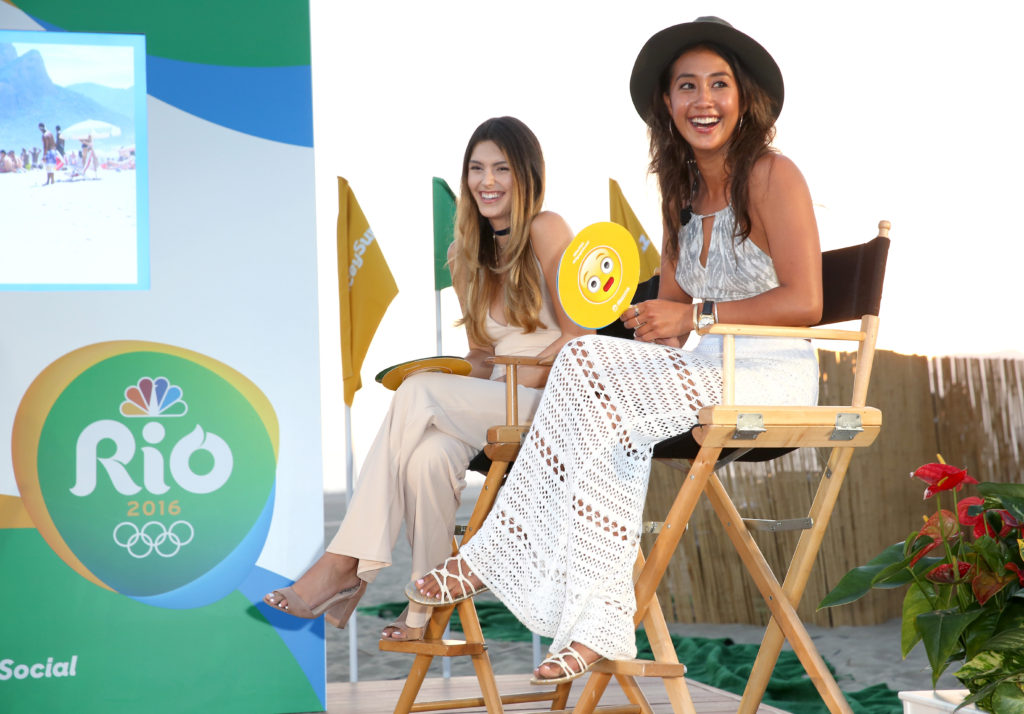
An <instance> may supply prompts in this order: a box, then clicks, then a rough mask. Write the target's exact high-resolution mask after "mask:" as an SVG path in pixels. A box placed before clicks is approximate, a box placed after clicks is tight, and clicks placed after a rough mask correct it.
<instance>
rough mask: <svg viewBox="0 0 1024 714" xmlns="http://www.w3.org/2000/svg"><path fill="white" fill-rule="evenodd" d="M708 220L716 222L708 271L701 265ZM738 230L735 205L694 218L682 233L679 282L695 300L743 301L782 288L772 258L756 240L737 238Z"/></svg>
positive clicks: (712, 235) (683, 228) (677, 274)
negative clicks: (736, 232)
mask: <svg viewBox="0 0 1024 714" xmlns="http://www.w3.org/2000/svg"><path fill="white" fill-rule="evenodd" d="M705 218H712V219H713V220H714V224H713V225H712V226H711V245H710V246H709V247H708V261H707V262H708V264H707V267H704V266H703V265H701V264H700V251H701V248H702V247H703V244H704V226H703V223H704V221H703V219H705ZM735 230H736V216H735V215H734V214H733V212H732V205H728V206H726V207H725V208H723V209H722V210H720V211H718V212H716V213H712V214H708V215H706V216H701V215H697V214H694V215H693V216H691V217H690V221H689V223H687V224H686V225H685V226H683V227H682V228H680V229H679V259H678V260H677V261H676V282H677V283H679V287H681V288H682V289H683V290H684V291H685V292H686V294H687V295H689V296H690V297H692V298H693V299H694V300H705V299H706V300H715V301H717V302H730V301H732V300H743V299H744V298H749V297H753V296H755V295H760V294H761V293H763V292H767V291H768V290H771V289H772V288H777V287H778V286H779V277H778V275H776V274H775V266H774V265H773V264H772V259H771V257H769V256H768V255H767V254H766V253H765V252H764V251H763V250H761V249H760V248H758V247H757V246H756V245H754V242H753V241H752V240H750V239H746V240H744V239H743V238H742V237H741V236H734V235H733V233H734V232H735Z"/></svg>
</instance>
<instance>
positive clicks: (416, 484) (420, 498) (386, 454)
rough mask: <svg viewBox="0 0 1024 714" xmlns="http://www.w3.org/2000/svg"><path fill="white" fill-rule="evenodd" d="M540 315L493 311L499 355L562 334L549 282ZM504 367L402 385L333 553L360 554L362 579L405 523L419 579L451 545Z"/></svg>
mask: <svg viewBox="0 0 1024 714" xmlns="http://www.w3.org/2000/svg"><path fill="white" fill-rule="evenodd" d="M542 294H543V305H542V307H541V312H540V319H541V322H542V323H543V324H544V325H546V326H547V328H546V329H538V330H536V331H535V332H533V333H529V334H526V333H523V332H522V331H521V330H520V329H519V328H517V327H511V326H508V325H502V324H500V323H498V322H497V321H496V320H494V318H493V317H490V316H488V320H487V331H488V333H489V334H490V336H491V337H492V338H493V339H494V341H495V344H494V353H495V354H501V355H536V354H539V353H540V352H541V351H543V350H544V348H545V347H547V346H548V345H549V344H551V342H553V341H554V340H555V339H557V338H558V337H559V336H560V335H561V332H560V331H559V329H558V322H557V320H556V318H555V315H554V311H553V309H552V304H551V297H550V295H549V294H548V291H547V288H546V286H544V285H543V281H542ZM503 374H504V371H503V368H502V367H500V366H497V367H495V370H494V373H492V375H491V379H489V380H488V379H477V378H474V377H461V376H458V375H452V374H440V373H437V372H432V373H423V374H416V375H413V376H412V377H409V378H407V379H406V381H405V382H404V383H403V384H402V385H401V386H400V387H399V388H398V391H396V392H395V396H394V398H393V399H392V400H391V407H390V408H389V409H388V413H387V416H385V418H384V423H383V424H381V427H380V431H379V432H378V433H377V436H376V438H375V439H374V441H373V444H372V445H371V447H370V450H369V451H368V452H367V454H366V459H365V461H364V463H363V466H362V468H361V469H360V472H359V479H358V481H357V482H356V486H355V491H354V493H353V494H352V496H351V498H350V500H349V504H348V508H347V510H346V512H345V518H344V520H343V521H342V523H341V527H340V528H339V529H338V532H337V534H336V535H335V536H334V538H333V539H332V540H331V543H330V545H329V546H328V548H327V551H328V552H330V553H338V554H341V555H348V556H351V557H353V558H356V559H357V560H358V561H359V564H358V566H357V572H358V574H359V577H360V578H362V579H363V580H366V581H368V582H373V580H374V578H375V577H376V575H377V571H378V570H380V569H381V568H384V567H387V566H389V565H391V550H392V549H393V548H394V545H395V542H396V541H397V540H398V534H399V532H400V530H401V526H402V524H403V522H404V523H405V526H406V535H407V537H408V539H409V544H410V546H411V547H412V574H411V577H412V578H418V577H420V576H421V575H423V574H424V573H426V572H427V571H428V570H430V569H431V568H433V567H434V566H436V565H437V564H438V563H440V562H441V561H442V560H444V559H445V558H446V557H447V556H448V555H449V554H450V553H451V538H452V532H453V530H454V526H455V511H456V509H457V508H458V505H459V501H460V498H461V494H462V489H463V488H464V487H465V485H466V467H467V466H468V465H469V462H470V460H471V459H472V458H473V457H474V456H475V455H476V454H477V453H478V452H479V451H480V450H481V449H483V447H484V444H485V443H486V441H487V429H488V428H490V427H492V426H494V425H495V424H503V423H504V422H505V383H504V382H503V381H497V379H498V378H500V377H501V376H502V375H503ZM541 391H542V390H540V389H531V388H527V387H519V414H520V418H521V419H522V420H524V421H526V420H529V419H532V418H533V413H534V411H535V410H536V408H537V404H538V402H539V401H540V395H541ZM428 614H429V608H427V607H424V606H421V605H416V604H413V603H410V604H409V613H408V615H407V616H406V624H407V625H408V626H409V627H421V626H422V625H423V624H424V623H425V622H426V619H427V616H428Z"/></svg>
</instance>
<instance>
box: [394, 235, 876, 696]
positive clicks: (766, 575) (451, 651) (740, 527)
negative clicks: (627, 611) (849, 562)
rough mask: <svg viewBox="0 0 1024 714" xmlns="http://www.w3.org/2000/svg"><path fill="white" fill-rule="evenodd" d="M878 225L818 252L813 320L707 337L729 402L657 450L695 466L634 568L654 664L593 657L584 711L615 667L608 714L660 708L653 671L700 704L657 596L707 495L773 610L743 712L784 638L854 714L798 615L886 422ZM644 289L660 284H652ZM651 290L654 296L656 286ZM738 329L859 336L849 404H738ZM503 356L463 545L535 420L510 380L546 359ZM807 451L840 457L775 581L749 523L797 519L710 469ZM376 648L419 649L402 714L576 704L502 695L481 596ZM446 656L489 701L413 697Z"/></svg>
mask: <svg viewBox="0 0 1024 714" xmlns="http://www.w3.org/2000/svg"><path fill="white" fill-rule="evenodd" d="M878 227H879V234H878V237H876V238H875V239H873V240H871V241H868V242H867V243H863V244H861V245H856V246H851V247H848V248H841V249H838V250H832V251H828V252H825V253H823V254H822V281H823V288H824V307H823V312H822V318H821V320H820V321H819V323H818V325H816V326H814V327H809V328H792V327H771V326H759V325H729V324H716V325H713V326H711V327H710V328H707V329H706V330H704V331H702V332H701V334H707V333H710V334H720V335H722V336H723V359H722V362H723V373H724V374H723V376H724V385H723V391H722V404H721V405H718V406H713V407H706V408H704V409H702V410H701V411H700V413H699V418H698V424H697V426H695V427H694V429H693V430H692V431H691V432H690V433H689V434H684V435H680V436H679V437H675V438H673V439H669V440H667V441H665V442H662V443H660V444H658V445H657V446H656V447H655V450H654V456H655V458H667V459H672V460H678V459H687V460H691V461H692V463H691V465H690V467H689V469H688V470H687V471H686V477H685V479H684V480H683V483H682V485H681V486H680V489H679V492H678V494H677V496H676V499H675V501H674V502H673V504H672V507H671V508H670V510H669V512H668V515H667V516H666V518H665V521H664V523H663V524H661V527H660V532H659V535H658V538H657V540H656V541H655V543H654V546H653V547H652V548H651V551H650V553H649V554H648V555H647V557H646V559H645V558H644V555H643V553H642V552H641V553H639V554H638V557H637V564H636V567H635V569H634V576H635V578H636V581H635V589H636V602H637V612H636V615H635V618H634V622H635V623H636V624H637V625H639V624H640V623H641V622H642V623H644V626H645V630H646V633H647V636H648V639H649V640H650V642H651V648H652V650H653V652H654V656H655V659H654V660H653V661H652V660H628V661H614V662H613V661H602V662H601V663H599V664H598V665H595V667H594V668H593V669H592V670H591V674H590V675H589V679H588V680H587V682H586V686H585V687H584V689H583V692H582V693H581V695H580V697H579V700H578V701H577V703H576V707H575V709H574V711H575V712H578V713H580V714H589V712H592V711H594V710H595V708H596V706H597V704H598V703H599V701H600V699H601V697H602V695H603V693H604V691H605V689H606V687H607V685H608V683H609V681H610V679H611V677H612V676H615V677H616V679H617V680H618V681H619V684H620V686H622V688H623V691H624V692H625V693H626V695H627V697H628V698H629V700H630V701H631V702H632V703H633V704H632V706H627V707H617V708H606V707H604V708H602V711H605V712H623V713H625V712H644V713H649V712H652V710H651V708H650V705H649V704H648V702H647V700H646V698H645V697H644V695H643V693H642V692H641V691H640V688H639V686H638V685H637V684H636V681H635V677H637V676H653V677H661V678H663V681H664V684H665V687H666V689H667V691H668V694H669V699H670V701H671V702H672V709H673V711H674V712H677V713H678V712H684V713H685V714H693V713H694V712H695V709H694V707H693V703H692V700H691V699H690V696H689V693H688V691H687V688H686V683H685V680H684V679H683V674H684V673H685V667H684V665H682V664H679V662H678V659H677V657H676V653H675V649H674V647H673V646H672V642H671V639H670V638H669V633H668V629H667V626H666V624H665V619H664V615H663V614H662V611H661V607H660V604H659V603H658V599H657V595H656V592H655V591H656V589H657V587H658V584H659V582H660V581H661V578H662V576H663V575H664V573H665V570H666V568H667V567H668V563H669V560H670V558H671V556H672V553H673V552H674V551H675V549H676V547H677V546H678V544H679V540H680V538H681V537H682V534H683V531H684V530H685V529H686V525H687V523H688V521H689V518H690V516H691V515H692V513H693V511H694V508H695V507H696V504H697V501H698V499H699V498H700V495H701V493H705V494H706V495H707V497H708V500H709V501H710V503H711V505H712V507H713V509H714V511H715V513H716V515H717V516H718V518H719V520H720V521H721V522H722V525H723V526H724V527H725V530H726V533H727V534H728V536H729V538H730V540H731V541H732V543H733V546H734V547H735V548H736V550H737V552H738V553H739V555H740V557H741V559H742V561H743V563H744V566H745V567H746V569H747V571H748V572H749V573H750V575H751V577H752V578H753V580H754V582H755V584H756V585H757V587H758V589H759V591H760V592H761V595H762V597H763V598H764V600H765V603H766V604H767V606H768V608H769V610H770V611H771V613H772V617H771V620H770V622H769V624H768V628H767V630H766V632H765V636H764V639H763V641H762V643H761V647H760V650H759V652H758V656H757V659H756V661H755V663H754V667H753V670H752V671H751V675H750V678H749V679H748V681H747V687H746V690H745V691H744V693H743V699H742V701H741V704H740V709H739V711H740V712H742V713H747V714H750V713H753V712H756V711H757V709H758V707H759V706H760V702H761V699H762V697H763V696H764V692H765V689H766V687H767V685H768V681H769V679H770V677H771V673H772V670H773V669H774V667H775V663H776V661H777V660H778V657H779V653H780V652H781V650H782V645H783V642H784V641H789V643H790V645H791V646H792V648H793V650H794V652H795V654H796V655H797V657H798V659H799V660H800V662H801V664H802V665H803V667H804V669H805V670H806V671H807V674H808V676H809V677H810V679H811V681H812V682H813V683H814V685H815V687H816V688H817V690H818V693H819V694H820V695H821V697H822V699H823V700H824V702H825V704H826V706H827V707H828V709H829V711H830V712H834V713H837V712H852V710H851V708H850V706H849V704H848V703H847V702H846V699H845V698H844V696H843V694H842V692H841V691H840V689H839V686H838V685H837V684H836V681H835V678H834V677H833V676H832V674H831V673H830V672H829V671H828V667H827V666H826V665H825V663H824V661H823V660H822V658H821V655H820V654H819V653H818V651H817V648H816V647H815V645H814V643H813V642H812V641H811V638H810V636H809V635H808V633H807V629H806V627H805V626H804V625H803V623H802V622H801V621H800V618H799V616H798V615H797V612H796V608H797V606H798V605H799V602H800V599H801V597H802V595H803V591H804V588H805V586H806V584H807V580H808V578H809V576H810V573H811V570H812V568H813V565H814V560H815V558H816V557H817V554H818V551H819V549H820V546H821V542H822V539H823V538H824V535H825V531H826V529H827V528H828V523H829V519H830V518H831V515H832V511H833V509H834V507H835V504H836V500H837V499H838V496H839V491H840V489H841V487H842V483H843V480H844V478H845V476H846V471H847V468H848V466H849V463H850V459H851V457H852V456H853V451H854V449H856V448H859V447H864V446H868V445H870V444H871V443H872V442H873V441H874V439H875V437H876V436H877V435H878V432H879V430H880V428H881V420H882V419H881V413H880V412H879V411H878V410H877V409H875V408H872V407H868V406H866V402H867V391H868V383H869V381H870V377H871V366H872V362H873V358H874V348H875V340H876V337H877V334H878V312H879V306H880V303H881V294H882V283H883V279H884V273H885V263H886V257H887V254H888V248H889V238H888V232H889V223H888V221H881V222H880V223H879V224H878ZM647 290H648V291H650V290H651V288H650V286H648V288H647ZM654 292H655V293H656V288H654ZM638 293H639V295H640V297H639V299H645V295H644V291H643V290H638ZM649 294H650V293H649V292H648V295H649ZM850 320H859V321H860V326H859V329H855V330H840V329H824V328H821V327H820V326H821V325H830V324H835V323H838V322H847V321H850ZM614 329H615V328H614V327H613V328H612V330H611V332H614ZM737 335H740V336H752V335H762V336H772V337H805V338H808V339H812V338H813V339H828V340H843V341H853V342H856V343H858V351H857V361H856V374H855V377H854V383H853V393H852V397H851V399H850V403H849V404H847V405H839V406H820V405H819V406H814V407H779V406H771V405H754V406H748V405H736V404H734V395H735V372H734V369H735V344H734V339H735V337H736V336H737ZM495 361H496V362H498V363H501V364H506V365H508V380H507V402H506V424H505V425H502V426H496V427H493V428H492V429H490V430H489V431H488V445H487V447H485V450H484V451H485V453H486V455H487V456H488V457H489V458H490V459H491V461H492V463H491V466H490V468H489V469H488V471H487V478H486V481H485V483H484V486H483V490H482V491H481V495H480V497H479V499H478V501H477V503H476V506H475V508H474V511H473V515H472V517H471V518H470V522H469V525H467V526H466V529H465V535H464V537H463V542H465V541H466V540H467V539H468V538H470V537H472V535H473V533H474V532H475V531H476V529H477V528H479V526H480V524H481V523H482V522H483V520H484V518H485V517H486V516H487V513H488V512H489V511H490V509H491V506H492V505H493V503H494V499H495V496H496V495H497V490H498V488H500V486H501V483H502V482H503V480H504V476H505V473H506V471H507V469H508V466H509V464H510V463H511V462H512V461H513V460H514V459H515V456H516V454H517V453H518V450H519V442H520V439H521V437H522V435H523V434H525V432H526V431H527V430H528V428H529V427H528V425H521V424H519V423H518V409H517V402H516V390H515V379H516V376H515V375H516V367H517V366H518V365H521V364H537V361H536V360H531V359H529V358H518V357H517V358H509V357H503V358H496V360H495ZM799 447H810V448H829V449H830V450H831V453H830V456H829V459H828V461H827V464H826V467H825V470H824V472H823V474H822V476H821V480H820V482H819V486H818V491H817V493H816V495H815V498H814V500H813V502H812V504H811V508H810V511H809V513H808V516H807V518H803V519H795V520H794V521H792V522H793V523H797V524H798V525H797V527H800V528H801V529H803V533H802V534H801V536H800V539H799V541H798V544H797V547H796V551H795V552H794V554H793V557H792V559H791V561H790V564H789V568H788V570H787V573H786V576H785V579H784V581H783V583H781V584H780V583H779V581H778V579H777V578H776V577H775V574H774V573H773V572H772V570H771V568H770V566H769V565H768V563H767V561H766V560H765V558H764V555H763V554H762V553H761V550H760V549H759V548H758V546H757V543H756V542H755V541H754V539H753V537H752V536H751V534H750V531H751V530H752V529H753V530H776V529H785V528H787V527H789V526H788V525H787V522H783V521H777V520H775V519H767V520H763V519H746V518H744V517H743V516H742V515H741V514H740V513H739V512H738V510H737V508H736V506H735V504H734V503H733V501H732V499H731V498H730V497H729V494H728V492H727V491H726V490H725V487H724V486H723V485H722V482H721V481H720V480H719V478H718V477H717V475H716V474H715V471H716V470H717V469H719V468H721V467H723V466H725V465H726V464H728V463H731V462H733V461H737V460H740V461H765V460H768V459H771V458H776V457H777V456H779V455H781V454H783V453H787V452H788V451H791V450H793V449H795V448H799ZM681 470H685V469H681ZM455 607H457V608H459V617H460V618H461V619H462V623H463V629H464V632H465V635H466V639H465V641H449V640H440V639H438V638H439V637H440V636H441V634H442V633H443V631H444V629H445V627H446V625H447V623H448V620H449V619H450V617H451V613H452V611H453V609H454V608H455ZM380 647H381V649H382V650H388V651H403V652H414V653H416V654H417V657H416V660H415V662H414V664H413V667H412V670H411V671H410V674H409V677H408V679H407V681H406V685H405V688H404V689H403V691H402V694H401V697H400V698H399V701H398V705H397V706H396V708H395V712H396V713H399V712H416V711H436V710H450V709H458V708H466V707H478V706H486V708H487V711H488V712H489V713H491V714H494V713H495V712H501V711H502V704H508V703H513V702H531V701H544V702H547V701H550V702H551V705H550V708H551V710H552V711H556V710H563V709H564V707H565V705H566V703H567V701H568V697H569V692H570V688H571V682H569V683H565V684H561V685H558V686H557V687H556V688H555V689H554V690H549V691H542V692H534V693H530V694H522V695H506V696H500V695H499V694H498V691H497V685H496V683H495V679H494V674H493V671H492V669H491V665H490V661H489V659H488V657H487V651H486V645H485V643H484V640H483V634H482V632H481V630H480V623H479V620H478V618H477V616H476V610H475V608H474V607H473V600H472V599H469V600H465V601H463V602H461V603H459V604H458V605H455V606H447V607H439V608H435V610H434V613H433V615H432V617H431V620H430V623H429V625H428V628H427V631H426V634H425V639H424V640H423V641H421V642H397V641H387V640H382V641H381V645H380ZM437 655H448V656H457V655H470V656H471V657H472V658H473V664H474V666H475V669H476V675H477V680H478V681H479V683H480V688H481V691H482V693H483V696H482V697H481V698H474V699H464V700H448V701H441V702H422V703H417V702H416V701H415V699H416V695H417V694H418V692H419V688H420V686H421V684H422V682H423V678H424V677H425V675H426V671H427V668H428V667H429V665H430V661H431V659H432V658H433V657H434V656H437Z"/></svg>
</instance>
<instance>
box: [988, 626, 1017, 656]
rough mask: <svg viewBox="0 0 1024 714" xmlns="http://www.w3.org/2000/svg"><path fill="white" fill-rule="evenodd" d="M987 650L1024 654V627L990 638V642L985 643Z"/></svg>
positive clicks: (1003, 631)
mask: <svg viewBox="0 0 1024 714" xmlns="http://www.w3.org/2000/svg"><path fill="white" fill-rule="evenodd" d="M985 649H986V650H994V651H1000V650H1006V651H1009V652H1024V627H1020V628H1017V629H1015V630H1002V631H1000V632H999V633H998V634H995V635H993V636H992V637H990V638H989V640H988V642H986V643H985Z"/></svg>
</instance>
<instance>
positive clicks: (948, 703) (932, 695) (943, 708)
mask: <svg viewBox="0 0 1024 714" xmlns="http://www.w3.org/2000/svg"><path fill="white" fill-rule="evenodd" d="M966 696H967V690H966V689H941V690H939V691H933V690H931V689H926V690H925V691H923V692H900V699H902V700H903V714H948V713H949V712H952V711H953V710H954V709H956V706H957V704H959V703H960V702H962V701H963V700H964V698H965V697H966ZM957 714H984V712H982V711H981V709H978V708H976V707H964V708H963V709H961V710H960V711H959V712H957Z"/></svg>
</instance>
